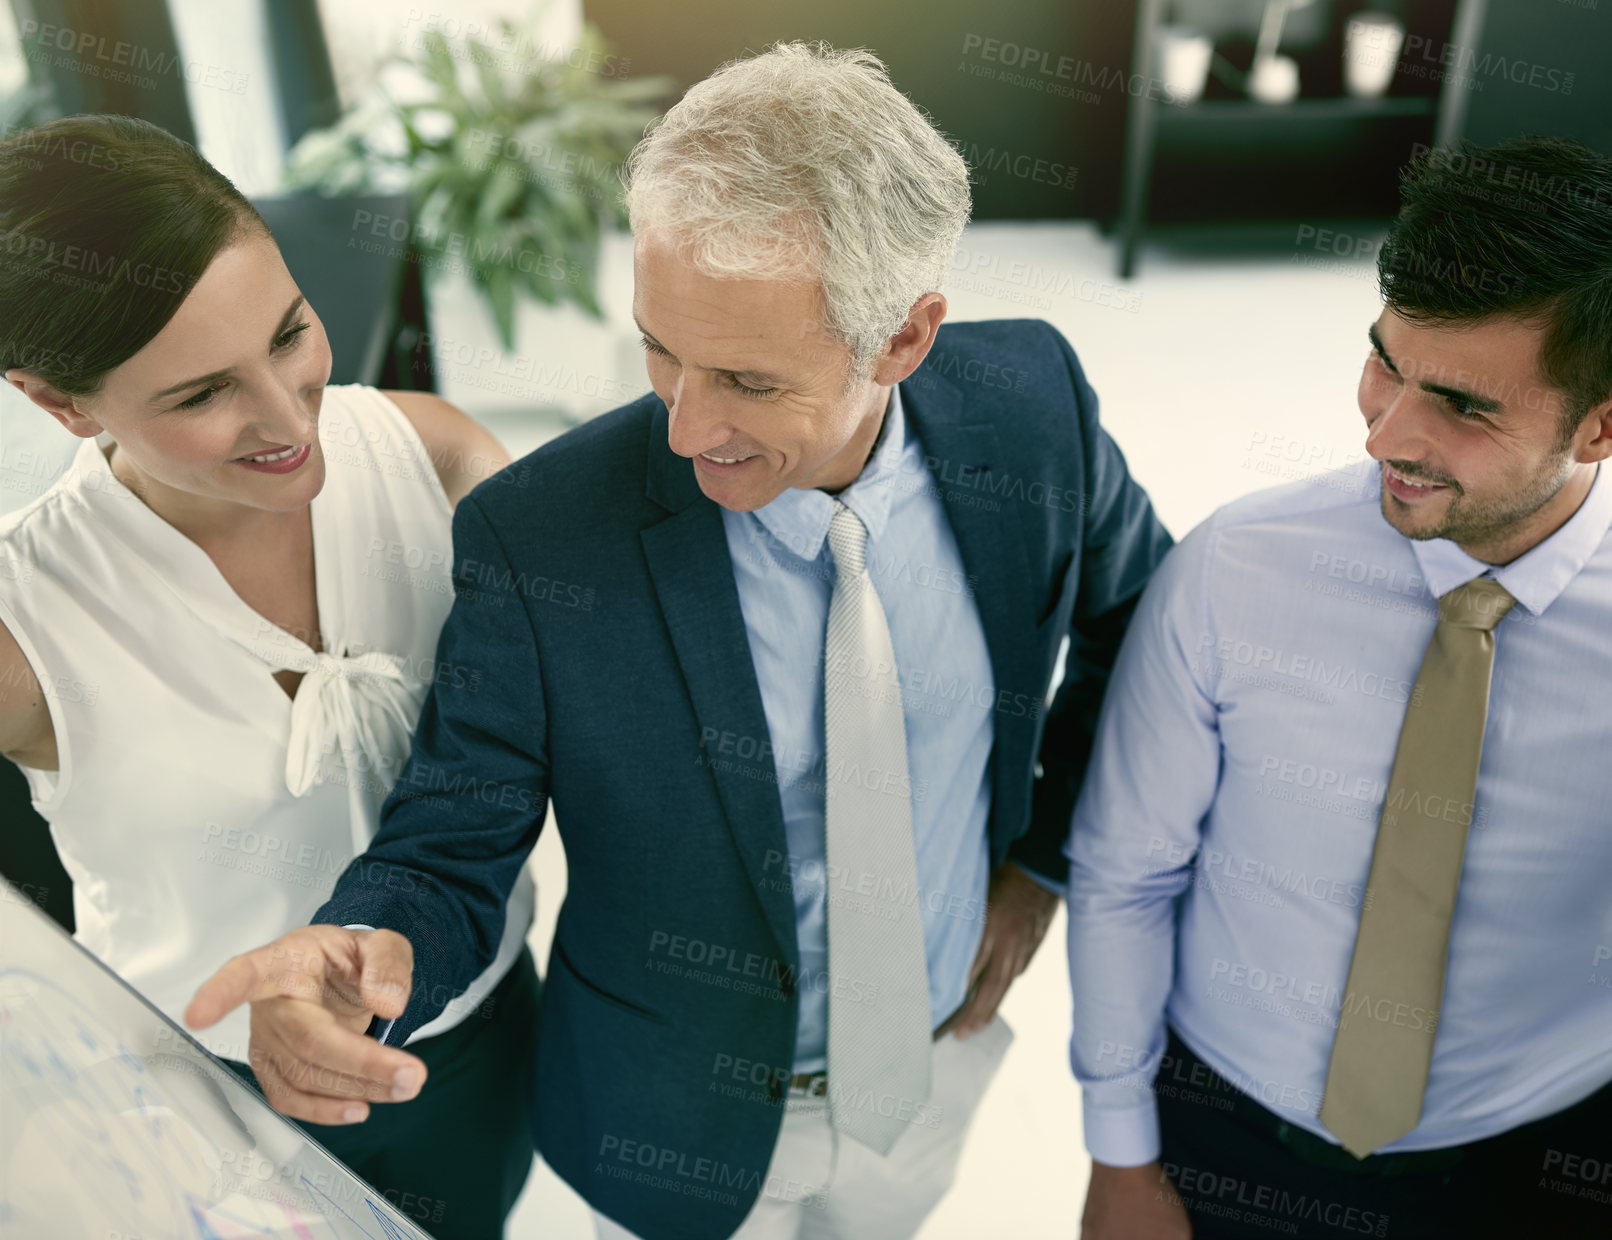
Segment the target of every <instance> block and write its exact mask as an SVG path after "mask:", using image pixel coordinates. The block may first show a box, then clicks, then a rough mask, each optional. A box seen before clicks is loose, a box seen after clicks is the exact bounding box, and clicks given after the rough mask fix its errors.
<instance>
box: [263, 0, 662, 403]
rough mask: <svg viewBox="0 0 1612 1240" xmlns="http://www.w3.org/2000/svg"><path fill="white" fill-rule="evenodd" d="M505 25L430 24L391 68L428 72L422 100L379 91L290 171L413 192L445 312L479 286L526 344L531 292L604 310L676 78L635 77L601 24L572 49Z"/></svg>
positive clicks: (317, 179)
mask: <svg viewBox="0 0 1612 1240" xmlns="http://www.w3.org/2000/svg"><path fill="white" fill-rule="evenodd" d="M499 27H500V37H499V38H498V39H496V40H482V39H478V38H476V37H474V36H466V37H463V38H458V39H453V40H450V39H448V38H446V37H445V36H444V35H443V34H442V33H441V32H440V31H437V30H427V31H425V32H424V33H423V35H422V37H421V38H420V40H419V41H418V46H417V48H416V49H412V50H409V51H405V52H401V53H399V54H397V55H396V56H394V57H392V58H391V59H390V60H389V61H388V62H386V64H385V65H384V66H383V68H386V69H388V70H390V69H391V67H392V66H394V65H403V66H407V67H409V68H412V69H413V70H414V73H412V74H407V75H403V76H404V77H405V80H406V81H407V82H408V84H409V87H410V89H409V95H408V97H399V96H401V95H402V92H401V91H397V92H395V93H394V91H392V90H388V89H386V88H384V87H382V88H378V90H377V95H376V97H375V98H374V99H373V100H371V101H370V102H369V103H367V104H365V105H364V106H361V107H359V108H356V109H354V110H353V111H351V112H349V113H348V114H347V115H346V116H344V117H343V118H342V119H341V121H339V122H338V123H337V124H336V125H334V126H332V127H330V128H328V129H323V130H317V131H314V132H312V133H309V134H307V135H306V136H305V137H304V138H303V139H302V140H301V141H300V142H298V143H297V145H296V147H295V148H294V149H293V150H292V152H291V156H290V159H289V161H288V166H287V180H288V183H289V184H290V186H291V187H292V188H297V189H314V190H317V191H319V192H321V193H326V194H332V195H345V194H361V193H373V192H396V191H397V190H398V189H399V188H400V187H405V188H406V189H407V191H408V193H409V195H410V197H411V200H412V203H413V212H414V218H413V220H412V221H411V223H410V226H409V229H408V236H407V242H406V243H407V245H408V247H409V249H410V250H411V251H412V252H411V253H410V254H409V260H410V261H418V262H420V263H421V264H422V267H423V269H424V271H425V273H426V275H427V278H428V280H429V282H430V286H431V290H432V295H431V298H430V300H431V301H432V302H433V307H432V309H433V318H435V315H436V310H437V305H436V303H437V302H438V301H439V300H446V301H447V302H449V303H453V302H455V301H457V302H462V301H463V300H464V298H463V297H462V295H461V294H462V290H463V281H468V284H469V286H470V287H472V288H473V289H474V291H475V294H476V296H477V297H478V298H479V299H480V301H481V302H482V304H483V306H484V308H485V309H486V311H487V312H489V313H490V314H491V317H492V322H493V324H494V326H495V328H496V333H497V339H498V342H499V344H500V345H501V346H502V348H503V349H504V350H516V348H517V318H518V314H519V312H520V311H521V310H522V303H523V302H530V303H537V304H542V305H548V306H554V307H564V306H568V305H569V306H572V307H576V308H578V309H580V310H581V311H582V312H583V313H585V314H586V315H588V316H590V317H592V318H593V319H595V320H600V319H602V318H603V317H604V316H603V311H602V309H601V305H600V298H599V290H598V268H599V258H600V242H601V236H602V235H603V234H606V233H609V232H612V231H615V230H616V229H618V228H619V227H620V226H622V225H624V224H625V223H626V219H625V215H624V212H623V208H622V206H621V181H620V173H621V166H622V163H623V161H624V160H625V159H626V157H627V155H628V153H629V152H630V151H631V150H632V148H633V146H634V145H635V144H636V143H637V142H638V140H639V139H640V138H641V137H642V136H643V132H644V128H645V126H647V125H648V124H649V122H650V121H651V120H653V119H654V118H655V116H656V115H657V114H658V111H659V109H658V108H656V107H655V106H654V102H655V101H657V100H662V99H665V98H667V97H668V96H669V95H670V94H671V92H672V90H673V89H674V86H673V83H672V81H671V79H669V78H666V77H643V76H639V77H629V76H627V75H626V73H625V69H626V62H625V61H623V60H621V59H620V58H619V57H617V56H616V55H615V54H614V52H613V50H612V49H611V47H610V45H609V44H608V43H607V42H606V41H605V39H604V38H603V36H602V35H600V33H599V32H598V30H597V29H596V28H594V27H593V26H591V25H588V26H585V27H584V29H583V32H582V35H581V38H580V40H579V42H578V43H577V45H576V47H575V48H573V49H570V50H569V51H568V52H566V53H565V54H564V56H563V57H562V58H555V57H553V56H552V55H549V56H545V55H542V54H533V52H532V51H531V49H532V48H533V47H534V46H537V47H541V45H540V44H535V43H534V40H533V38H532V37H531V36H530V34H529V33H528V32H527V28H525V27H522V26H519V25H517V24H516V23H512V22H510V21H508V20H504V21H501V22H500V23H499ZM510 48H513V49H515V50H513V51H511V50H508V49H510ZM523 49H525V50H523ZM544 50H550V49H544ZM393 76H394V79H395V77H396V76H398V75H396V74H394V75H393ZM463 317H464V316H463V315H460V316H459V318H460V319H461V320H462V319H463ZM439 334H440V333H439V332H437V330H436V328H435V323H433V335H439ZM450 334H456V335H458V336H461V337H462V336H464V335H465V334H466V333H465V331H464V329H463V327H462V326H461V327H460V328H458V329H457V330H456V332H454V333H450ZM603 364H605V365H607V366H608V365H609V364H610V363H608V362H606V363H603ZM528 366H529V363H528ZM440 369H441V368H440V367H439V371H440ZM479 386H480V387H482V388H485V387H487V386H488V385H487V384H485V383H482V384H479ZM506 394H508V392H507V391H506ZM472 403H474V402H472Z"/></svg>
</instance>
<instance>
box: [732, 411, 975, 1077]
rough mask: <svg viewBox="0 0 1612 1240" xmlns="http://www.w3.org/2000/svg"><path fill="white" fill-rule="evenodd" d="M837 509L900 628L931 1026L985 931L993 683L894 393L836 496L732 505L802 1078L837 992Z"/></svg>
mask: <svg viewBox="0 0 1612 1240" xmlns="http://www.w3.org/2000/svg"><path fill="white" fill-rule="evenodd" d="M835 498H838V500H839V502H841V503H843V504H844V505H845V506H846V507H847V508H849V509H851V511H853V512H854V513H856V515H857V516H858V517H860V518H861V519H862V522H863V524H864V525H866V526H867V529H868V543H867V564H868V572H869V574H870V576H871V577H872V578H873V586H874V589H875V590H876V591H877V593H878V595H879V601H880V603H881V604H883V606H884V613H885V618H886V620H887V621H888V623H889V626H890V644H891V646H892V648H893V649H894V651H895V658H896V665H897V673H898V675H899V677H900V680H901V694H902V714H903V716H904V717H905V720H906V725H907V770H908V776H909V780H910V783H911V786H912V796H911V806H912V829H913V838H914V841H915V846H916V853H917V863H918V899H919V901H920V904H921V908H922V912H923V927H924V950H925V955H926V956H927V958H928V963H929V998H930V1005H931V1009H932V1013H933V1020H932V1022H931V1023H932V1024H934V1025H938V1024H940V1022H941V1021H943V1020H944V1019H945V1018H946V1017H948V1016H950V1015H951V1013H952V1012H953V1011H954V1010H955V1009H956V1008H957V1007H958V1005H959V1004H961V1003H962V1001H963V998H964V996H965V995H966V993H967V991H968V972H969V967H970V966H971V965H972V964H973V962H974V955H975V953H976V951H977V950H978V948H979V942H980V936H981V934H982V933H983V931H984V927H985V897H986V887H987V883H988V879H989V874H990V858H989V851H988V843H987V839H986V833H985V824H986V819H987V817H988V815H989V812H990V805H991V778H990V772H989V760H990V755H991V746H992V744H993V742H994V740H995V731H994V728H993V724H992V715H991V708H992V705H993V703H994V701H995V694H996V687H995V684H994V681H993V679H992V676H991V659H990V652H989V650H987V648H986V645H985V631H984V629H983V627H982V626H981V624H980V619H979V612H978V611H977V609H976V608H975V605H974V596H973V591H972V589H971V585H970V582H969V580H968V577H967V574H966V571H965V570H964V568H963V561H962V556H961V554H960V553H959V552H958V549H957V542H956V539H955V538H954V537H953V535H952V529H951V525H950V523H949V522H948V521H947V519H946V512H945V509H944V508H943V507H942V506H941V502H940V498H939V496H938V495H937V493H936V491H935V487H934V485H933V480H932V478H931V476H930V473H929V470H928V469H927V467H926V466H925V464H924V458H923V449H922V448H921V447H920V445H919V443H918V440H917V438H916V437H915V436H914V435H913V434H912V432H911V427H910V426H909V425H908V424H907V421H906V417H905V415H904V413H903V411H902V406H901V395H900V390H899V389H898V388H892V389H891V390H890V404H889V407H888V409H887V411H886V413H885V419H884V426H883V428H881V430H880V433H879V440H878V442H877V443H876V444H875V446H874V451H873V453H872V455H871V456H870V458H869V460H868V463H867V466H866V467H865V468H864V469H863V471H862V474H861V476H860V477H858V478H857V480H856V481H855V482H853V483H852V484H851V485H850V486H849V487H847V488H846V489H845V490H844V491H841V492H840V493H839V495H838V496H837V497H832V496H830V495H829V494H828V493H827V492H825V491H816V490H800V489H796V488H793V487H792V488H790V489H789V490H787V491H785V492H784V493H783V494H782V495H780V496H779V497H778V498H777V499H775V500H773V501H772V502H771V503H770V504H768V505H766V506H765V507H763V508H758V509H757V510H756V511H754V512H732V511H727V510H724V511H723V513H722V519H723V524H724V526H725V527H726V531H727V536H728V550H729V552H730V553H731V555H732V558H733V574H734V578H735V580H736V581H737V583H738V587H739V606H740V610H741V611H742V612H743V614H744V626H745V633H746V636H748V638H749V639H750V653H751V657H752V659H753V660H754V663H755V669H756V680H757V681H758V683H759V685H760V688H761V700H762V705H763V706H764V708H765V710H766V714H767V728H768V731H769V732H770V733H771V740H772V746H773V751H774V766H775V768H776V771H777V776H778V795H779V800H780V802H781V803H782V806H783V817H784V830H785V833H786V835H787V838H788V844H789V857H788V858H787V859H786V860H785V861H783V862H782V863H781V864H780V865H779V867H778V868H779V873H780V875H782V874H783V873H784V872H785V871H786V870H787V873H788V875H789V878H790V881H791V885H792V889H793V892H794V900H795V932H796V937H797V939H798V941H799V946H800V978H799V990H800V1024H799V1030H798V1034H797V1038H796V1043H795V1065H794V1069H795V1071H797V1072H816V1071H820V1070H821V1069H822V1068H823V1067H824V1064H825V1062H826V1059H825V1051H826V1047H827V1043H828V1004H829V996H830V991H831V989H832V987H831V985H830V983H829V970H828V945H827V929H828V923H827V916H828V909H827V898H828V895H829V893H830V891H831V890H835V889H837V888H839V887H841V886H845V885H846V884H847V883H849V884H850V885H849V886H848V887H847V889H846V890H845V892H844V893H843V895H844V898H852V899H854V898H855V894H856V893H855V885H854V880H850V879H841V878H840V876H838V875H834V876H830V875H829V873H828V870H827V866H826V857H825V851H826V818H825V808H824V788H825V782H824V778H825V771H824V756H823V748H824V738H823V659H824V639H825V636H826V633H827V628H828V604H829V598H830V595H831V594H832V592H833V586H834V572H835V569H834V557H833V553H832V552H831V551H830V550H829V548H828V545H827V536H828V526H829V522H830V521H831V520H832V519H833V516H834V501H835Z"/></svg>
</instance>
